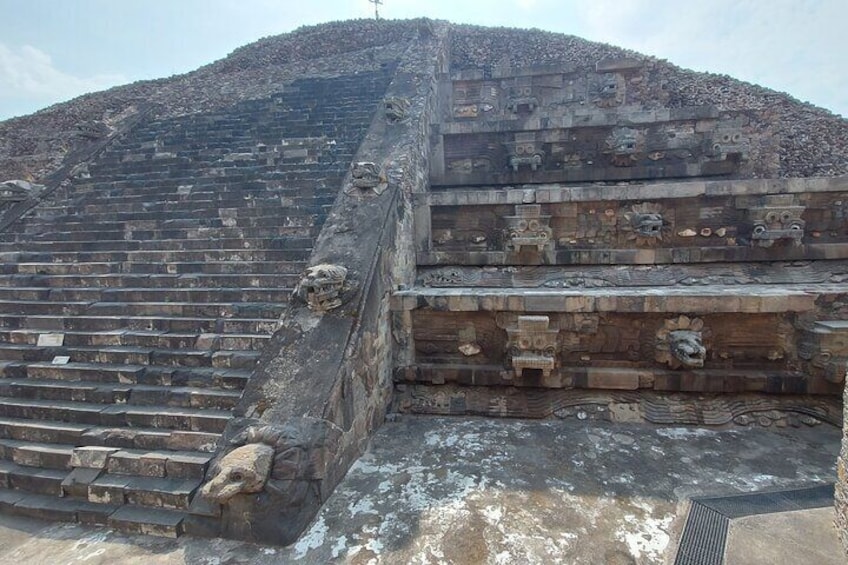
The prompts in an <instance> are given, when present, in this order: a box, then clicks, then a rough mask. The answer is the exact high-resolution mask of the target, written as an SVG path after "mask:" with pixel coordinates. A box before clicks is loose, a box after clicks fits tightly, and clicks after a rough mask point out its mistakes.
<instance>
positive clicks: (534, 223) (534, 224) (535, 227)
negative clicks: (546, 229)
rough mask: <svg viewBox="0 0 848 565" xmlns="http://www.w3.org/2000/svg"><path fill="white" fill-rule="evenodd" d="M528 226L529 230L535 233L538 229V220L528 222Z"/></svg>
mask: <svg viewBox="0 0 848 565" xmlns="http://www.w3.org/2000/svg"><path fill="white" fill-rule="evenodd" d="M528 225H529V227H530V229H531V230H533V231H536V230H538V229H539V220H530V223H529V224H528Z"/></svg>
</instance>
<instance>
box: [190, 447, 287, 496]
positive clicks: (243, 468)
mask: <svg viewBox="0 0 848 565" xmlns="http://www.w3.org/2000/svg"><path fill="white" fill-rule="evenodd" d="M273 461H274V448H273V447H271V446H270V445H265V444H263V443H251V444H248V445H243V446H241V447H238V448H236V449H234V450H232V451H231V452H229V453H227V454H226V455H225V456H224V457H223V458H222V459H221V461H220V462H218V470H217V473H216V474H215V476H214V477H212V480H211V481H209V482H208V483H206V484H205V485H203V489H201V491H200V494H202V495H203V496H204V497H205V498H208V499H211V500H215V501H216V502H218V503H219V504H225V503H226V502H227V501H228V500H229V499H231V498H232V497H234V496H235V495H237V494H250V493H254V492H260V491H261V490H262V489H263V488H265V483H266V482H267V481H268V476H269V475H270V473H271V464H272V463H273Z"/></svg>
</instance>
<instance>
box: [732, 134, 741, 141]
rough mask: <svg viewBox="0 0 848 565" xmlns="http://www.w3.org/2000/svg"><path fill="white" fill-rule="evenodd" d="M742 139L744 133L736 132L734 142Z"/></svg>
mask: <svg viewBox="0 0 848 565" xmlns="http://www.w3.org/2000/svg"><path fill="white" fill-rule="evenodd" d="M741 139H742V134H741V133H734V134H733V142H734V143H739V141H740V140H741Z"/></svg>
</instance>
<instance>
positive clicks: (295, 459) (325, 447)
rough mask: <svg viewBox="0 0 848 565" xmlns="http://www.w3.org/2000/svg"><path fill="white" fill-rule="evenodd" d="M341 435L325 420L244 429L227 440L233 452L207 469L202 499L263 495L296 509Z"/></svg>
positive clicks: (321, 473) (320, 475) (222, 501)
mask: <svg viewBox="0 0 848 565" xmlns="http://www.w3.org/2000/svg"><path fill="white" fill-rule="evenodd" d="M340 433H341V430H339V428H337V427H336V426H335V425H333V424H332V423H330V422H327V421H326V420H320V419H315V418H296V419H293V420H289V421H287V422H285V423H284V424H283V425H279V426H270V425H265V426H249V427H247V428H245V429H244V430H243V431H242V432H240V433H239V434H237V435H236V436H235V437H233V439H232V440H231V441H230V444H231V445H232V446H234V447H235V448H234V449H233V450H232V451H230V452H229V453H227V454H226V455H224V456H223V457H221V458H220V459H219V460H218V461H217V462H216V463H215V464H214V465H213V467H212V469H211V472H210V474H211V475H212V478H211V479H210V480H209V482H207V483H206V484H205V485H204V486H203V488H202V489H201V494H202V495H203V496H204V497H205V498H208V499H210V500H214V501H215V502H218V503H219V504H226V503H227V502H228V501H229V500H230V499H231V498H232V497H234V496H236V495H239V494H256V493H259V492H263V491H264V492H267V493H270V494H272V495H273V496H274V497H275V500H277V502H278V503H279V504H283V505H293V506H296V505H298V504H300V502H301V501H302V500H303V498H304V497H305V495H306V493H307V490H308V489H309V486H310V484H312V483H313V482H315V481H320V480H321V479H323V478H324V474H325V467H326V464H327V462H328V461H329V460H330V459H332V456H333V453H334V452H335V449H336V444H337V441H338V438H339V437H340Z"/></svg>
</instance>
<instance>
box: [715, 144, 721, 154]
mask: <svg viewBox="0 0 848 565" xmlns="http://www.w3.org/2000/svg"><path fill="white" fill-rule="evenodd" d="M713 151H715V152H716V153H720V152H721V145H719V144H718V143H716V144H715V145H713Z"/></svg>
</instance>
